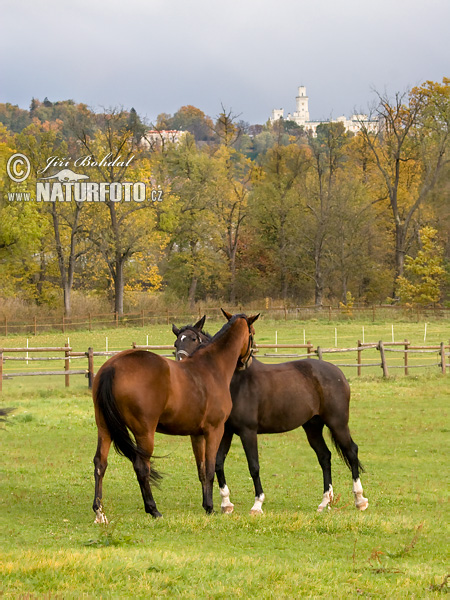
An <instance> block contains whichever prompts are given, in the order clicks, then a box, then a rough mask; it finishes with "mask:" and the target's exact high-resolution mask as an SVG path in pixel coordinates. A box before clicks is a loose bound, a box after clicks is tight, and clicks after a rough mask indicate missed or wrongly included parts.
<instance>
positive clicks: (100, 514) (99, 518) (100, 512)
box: [94, 507, 108, 525]
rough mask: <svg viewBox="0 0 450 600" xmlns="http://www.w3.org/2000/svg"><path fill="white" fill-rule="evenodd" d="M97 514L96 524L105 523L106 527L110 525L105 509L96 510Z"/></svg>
mask: <svg viewBox="0 0 450 600" xmlns="http://www.w3.org/2000/svg"><path fill="white" fill-rule="evenodd" d="M95 514H96V515H97V516H96V517H95V521H94V523H105V525H108V519H107V518H106V515H105V513H104V512H103V508H101V507H100V508H99V509H98V510H96V511H95Z"/></svg>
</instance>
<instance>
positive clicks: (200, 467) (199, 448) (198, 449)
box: [191, 435, 214, 513]
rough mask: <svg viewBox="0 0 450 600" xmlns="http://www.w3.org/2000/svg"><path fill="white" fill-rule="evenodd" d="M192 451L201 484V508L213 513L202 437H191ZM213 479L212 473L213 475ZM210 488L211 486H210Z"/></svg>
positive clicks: (204, 445) (203, 438)
mask: <svg viewBox="0 0 450 600" xmlns="http://www.w3.org/2000/svg"><path fill="white" fill-rule="evenodd" d="M191 444H192V450H193V451H194V456H195V462H196V463H197V472H198V478H199V481H200V483H201V484H202V495H203V501H202V506H203V508H204V509H205V510H206V512H207V513H212V512H213V506H212V493H211V494H210V496H211V498H208V489H207V487H208V486H207V476H206V440H205V436H203V435H191ZM213 478H214V473H213ZM211 487H212V486H211Z"/></svg>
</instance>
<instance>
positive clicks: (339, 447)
mask: <svg viewBox="0 0 450 600" xmlns="http://www.w3.org/2000/svg"><path fill="white" fill-rule="evenodd" d="M330 433H331V439H332V440H333V445H334V447H335V448H336V451H337V453H338V454H339V456H340V457H341V459H342V460H343V462H344V463H345V464H346V465H347V467H348V468H349V469H350V470H351V469H352V465H351V462H350V459H349V457H348V448H346V447H345V446H344V445H343V444H341V442H340V441H339V440H338V439H337V437H336V436H335V434H334V431H332V430H331V429H330ZM350 440H351V442H352V444H355V442H354V441H353V440H352V439H351V438H350ZM355 447H356V448H357V446H356V444H355ZM356 460H357V461H358V469H359V470H360V471H361V473H364V467H363V465H362V464H361V462H360V460H359V458H358V457H356Z"/></svg>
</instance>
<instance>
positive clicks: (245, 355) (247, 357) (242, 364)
mask: <svg viewBox="0 0 450 600" xmlns="http://www.w3.org/2000/svg"><path fill="white" fill-rule="evenodd" d="M220 310H221V311H222V313H223V315H224V317H225V318H226V319H227V321H230V320H231V319H232V318H233V315H232V314H230V313H229V312H227V311H226V310H224V309H223V308H221V309H220ZM259 315H260V313H258V314H257V315H253V316H252V317H247V316H246V315H244V314H242V315H239V316H241V317H243V318H244V319H246V321H247V325H248V342H247V343H246V344H245V345H244V346H243V348H242V352H241V355H240V356H239V359H238V363H237V367H236V369H237V370H238V371H243V370H244V369H248V367H249V366H250V365H251V364H252V360H253V350H254V348H255V342H254V339H253V336H254V335H255V329H254V327H253V323H254V322H255V321H256V319H258V317H259ZM235 316H238V315H235Z"/></svg>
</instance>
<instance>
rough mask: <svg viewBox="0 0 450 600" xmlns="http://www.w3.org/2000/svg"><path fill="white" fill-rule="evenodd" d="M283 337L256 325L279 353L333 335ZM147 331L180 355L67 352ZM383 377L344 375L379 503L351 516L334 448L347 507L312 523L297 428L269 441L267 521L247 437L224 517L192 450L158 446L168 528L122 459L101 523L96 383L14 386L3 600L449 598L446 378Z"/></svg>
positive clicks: (313, 497) (10, 388)
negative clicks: (257, 498) (147, 508)
mask: <svg viewBox="0 0 450 600" xmlns="http://www.w3.org/2000/svg"><path fill="white" fill-rule="evenodd" d="M177 324H178V325H181V324H183V323H177ZM216 325H217V326H215V324H214V323H213V324H209V323H208V325H207V329H208V330H210V331H211V332H215V331H216V330H217V329H218V327H219V325H221V323H217V324H216ZM283 325H284V324H282V322H277V323H273V322H272V323H264V322H262V323H260V322H258V323H257V324H256V325H255V328H256V331H257V336H256V341H257V342H258V341H259V342H261V343H262V342H272V341H274V340H273V337H274V327H276V328H277V331H278V341H279V343H281V342H284V341H286V342H289V341H297V342H300V343H301V342H302V341H303V340H302V339H299V336H301V338H302V337H303V328H304V327H305V326H306V327H307V328H308V329H309V330H310V334H309V335H308V333H309V332H308V333H307V339H311V341H312V342H313V343H315V344H317V343H321V344H322V345H323V346H332V345H333V342H334V335H335V331H334V329H335V327H334V325H333V324H332V323H331V324H329V323H327V324H326V325H325V324H322V323H319V322H315V323H313V322H306V323H295V324H293V323H292V322H288V323H286V324H285V326H284V328H283ZM370 326H371V327H374V328H377V329H374V330H373V335H372V333H371V334H370V338H368V337H367V334H366V341H372V339H373V340H375V341H377V340H378V339H383V337H385V338H386V339H387V336H388V335H390V334H391V325H390V324H383V323H379V324H377V323H375V324H370ZM339 327H340V328H342V329H341V330H340V333H339V330H338V335H342V338H341V340H340V341H339V342H338V343H339V345H341V343H343V341H342V340H343V337H344V335H345V336H348V338H349V341H350V336H351V340H352V342H353V341H356V339H360V337H361V335H358V331H357V330H359V331H360V330H361V323H358V324H353V323H348V324H346V326H345V327H346V328H345V329H344V325H343V324H342V323H341V324H339ZM367 327H368V328H369V324H368V325H367ZM397 328H398V329H397ZM402 328H403V329H402ZM412 328H416V329H414V330H413V329H412ZM397 331H398V336H399V339H404V338H405V337H408V339H409V338H411V339H410V341H411V343H414V342H423V334H424V327H423V323H421V324H414V323H396V324H395V332H394V333H395V335H397ZM384 332H385V333H386V335H384ZM147 333H149V335H150V340H149V343H155V344H157V343H173V339H174V338H173V336H172V334H171V332H170V328H169V327H167V326H158V327H154V328H152V330H151V331H149V332H147V331H144V330H140V329H134V330H132V329H130V330H127V329H123V330H118V331H116V332H114V331H110V332H109V331H108V332H106V333H105V332H104V331H103V332H101V333H99V332H92V333H89V332H80V333H73V334H71V335H70V343H71V344H72V346H73V347H74V348H75V349H76V350H84V349H87V346H89V345H91V346H94V348H95V349H96V350H97V349H104V344H105V337H106V336H108V337H109V340H108V342H109V347H110V349H120V348H126V347H130V345H131V342H132V341H136V342H137V343H145V342H146V335H147ZM414 335H415V336H416V337H413V336H414ZM428 335H429V336H430V337H429V339H428V340H427V342H430V343H433V342H435V341H440V340H447V339H448V337H449V332H448V324H446V323H445V322H444V323H442V322H436V323H435V324H429V326H428ZM89 336H91V337H90V339H88V338H89ZM138 336H140V337H138ZM292 336H296V337H292ZM319 337H320V339H317V338H319ZM37 339H38V341H39V344H40V345H53V344H55V343H56V344H58V345H59V344H61V343H64V342H65V341H67V338H65V337H64V336H62V334H54V335H53V336H51V335H48V336H47V335H46V336H38V338H37ZM328 339H329V343H327V340H328ZM12 341H14V345H16V346H19V345H21V342H22V341H23V340H22V339H19V336H17V337H16V336H14V337H11V338H10V337H8V338H7V340H5V339H4V338H2V340H1V342H0V344H1V345H4V346H7V345H12V344H11V342H12ZM34 341H35V340H34V338H33V340H32V343H30V346H31V345H33V344H34ZM344 345H346V344H344ZM21 368H22V367H21ZM33 368H35V366H33ZM379 371H380V370H379V369H372V371H367V374H366V375H363V377H360V378H357V377H356V373H355V369H353V370H350V369H349V370H346V373H347V374H348V375H349V378H350V384H351V387H352V401H351V416H350V428H351V431H352V435H353V437H354V439H355V441H356V442H357V444H358V445H359V449H360V459H361V461H362V463H363V464H364V466H365V469H366V471H365V473H363V474H362V476H361V480H362V484H363V487H364V492H365V495H366V496H367V497H368V499H369V503H370V504H369V508H368V510H367V511H365V512H364V513H359V512H357V511H356V510H355V508H354V504H353V495H352V491H351V490H352V485H351V475H350V472H349V471H348V469H347V468H346V467H345V465H344V464H343V463H342V462H341V461H340V460H339V458H338V456H337V454H336V452H335V451H334V449H332V453H333V461H332V465H333V486H334V490H335V494H336V496H337V500H336V502H335V504H334V505H333V507H332V508H331V510H328V511H326V512H324V513H322V514H317V513H316V508H317V506H318V504H319V502H320V500H321V498H322V475H321V470H320V467H319V465H318V463H317V460H316V457H315V455H314V453H313V451H312V450H311V448H310V447H309V445H308V443H307V441H306V436H305V434H304V432H303V430H296V431H293V432H289V433H286V434H282V435H266V436H260V440H259V447H260V462H261V478H262V481H263V485H264V490H265V494H266V501H265V503H264V511H265V513H264V515H263V516H261V517H255V516H253V517H251V516H250V515H249V514H248V513H249V510H250V508H251V506H252V504H253V485H252V481H251V478H250V475H249V473H248V471H247V465H246V460H245V456H244V453H243V450H242V447H241V445H240V441H239V439H234V440H233V444H232V447H231V450H230V453H229V456H228V459H227V462H226V473H227V481H228V485H229V487H230V489H231V499H232V501H233V503H234V504H235V512H234V514H232V515H221V514H220V496H219V493H218V489H217V486H216V487H215V490H214V503H215V507H216V511H217V513H216V514H215V515H212V516H205V514H204V511H203V509H202V506H201V486H200V484H199V482H198V479H197V469H196V465H195V460H194V456H193V454H192V450H191V445H190V440H189V438H184V437H169V436H163V435H159V434H158V435H157V437H156V444H155V455H157V456H159V457H160V458H159V459H157V460H156V466H157V468H158V470H159V471H160V472H162V473H163V474H164V479H163V481H162V484H161V488H160V489H155V490H154V494H155V499H156V502H157V504H158V508H159V509H160V511H161V512H162V513H163V515H164V518H163V519H160V520H153V519H151V517H149V516H148V515H146V514H145V512H144V510H143V506H142V498H141V494H140V490H139V486H138V483H137V481H136V478H135V475H134V471H133V469H132V466H131V464H130V462H129V461H128V460H126V459H124V458H123V457H120V456H118V455H116V454H115V453H114V452H113V451H112V452H111V453H110V456H109V466H108V470H107V472H106V475H105V480H104V505H105V510H106V512H107V514H108V516H109V519H110V523H109V525H94V513H93V511H92V500H93V495H94V477H93V463H92V459H93V456H94V453H95V448H96V427H95V423H94V416H93V407H92V399H91V397H90V394H89V391H88V390H87V383H86V380H85V379H84V377H81V376H74V377H73V378H71V387H70V388H69V389H64V378H63V377H53V378H35V377H33V378H31V377H30V378H23V379H20V380H19V379H16V380H11V381H5V382H4V391H3V395H2V397H1V399H0V406H5V407H6V406H15V407H16V411H15V413H14V415H10V416H9V419H8V422H7V423H6V424H0V427H1V429H0V455H1V459H0V469H1V475H0V477H1V479H0V481H1V495H0V546H1V550H0V594H1V595H2V597H3V598H21V597H22V598H29V599H31V598H128V597H130V598H131V597H132V598H148V597H157V598H159V597H162V598H163V597H167V598H248V597H250V598H252V597H255V598H256V597H259V598H277V599H278V598H293V597H312V598H320V597H322V598H328V597H334V598H347V597H362V598H386V597H389V598H426V597H441V594H443V593H445V592H448V582H447V574H448V572H449V571H448V562H447V560H448V545H447V538H448V529H447V524H446V513H447V504H448V486H447V483H446V479H447V477H446V472H447V471H446V468H445V467H446V464H447V456H448V454H449V447H448V431H449V426H448V389H449V379H448V375H447V376H443V375H440V374H439V373H438V370H437V369H436V371H427V372H426V373H422V372H420V374H418V375H416V376H415V375H412V376H409V377H404V376H402V375H400V374H399V376H397V377H393V378H391V379H389V380H383V379H382V378H381V373H380V372H379ZM363 373H364V372H363ZM370 373H373V374H370ZM327 443H328V437H327ZM330 448H331V445H330Z"/></svg>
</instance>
